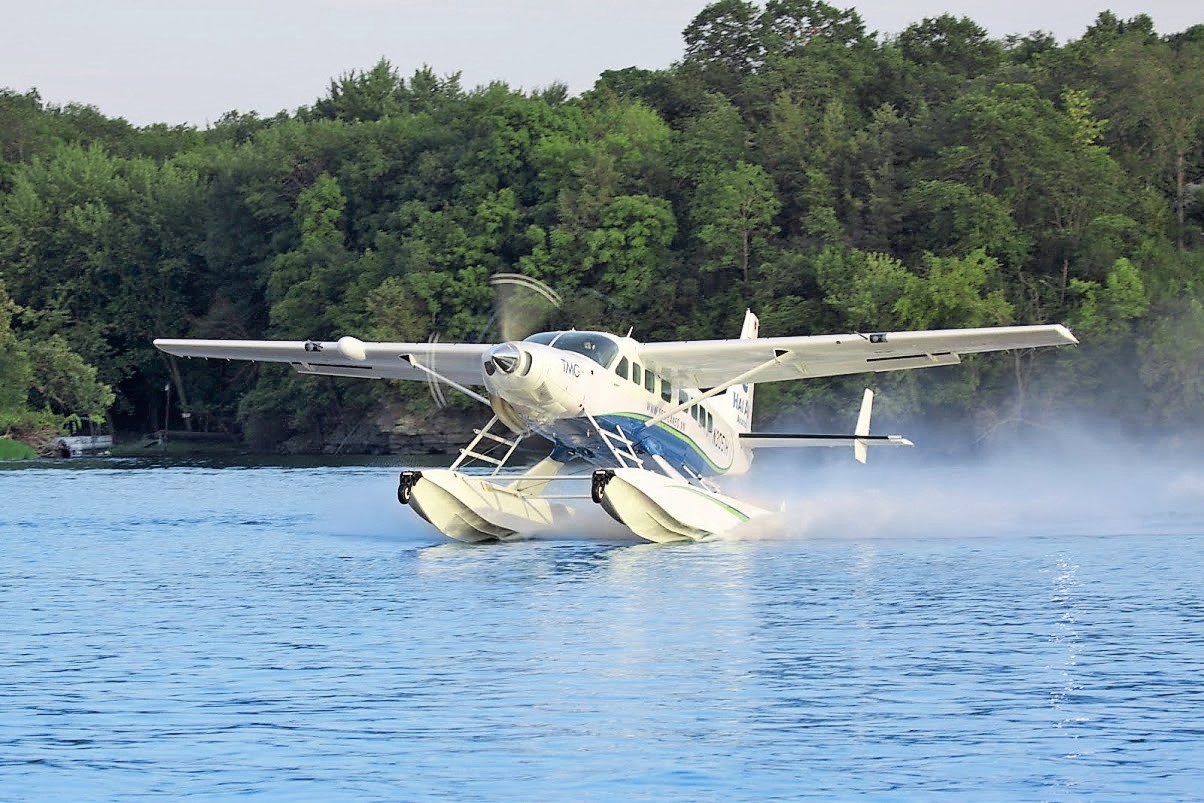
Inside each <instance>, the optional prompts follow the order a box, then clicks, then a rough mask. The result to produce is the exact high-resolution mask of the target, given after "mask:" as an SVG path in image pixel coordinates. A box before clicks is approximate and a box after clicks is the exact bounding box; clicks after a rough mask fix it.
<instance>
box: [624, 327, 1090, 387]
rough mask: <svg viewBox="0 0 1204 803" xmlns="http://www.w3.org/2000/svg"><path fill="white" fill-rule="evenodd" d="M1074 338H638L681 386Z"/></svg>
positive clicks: (950, 356)
mask: <svg viewBox="0 0 1204 803" xmlns="http://www.w3.org/2000/svg"><path fill="white" fill-rule="evenodd" d="M1074 343H1078V340H1076V339H1075V337H1074V335H1072V334H1071V333H1070V330H1069V329H1067V328H1066V327H1065V326H1062V325H1060V324H1053V325H1047V326H996V327H987V328H982V329H935V330H929V331H922V332H875V333H872V334H870V333H866V334H860V333H857V334H847V335H810V336H802V337H766V338H751V339H734V340H692V341H682V342H670V343H644V344H642V345H641V346H640V348H639V360H640V361H641V362H642V363H643V364H644V365H645V366H646V367H648V368H650V369H651V370H653V371H654V372H656V373H658V374H660V375H662V376H665V377H667V378H668V379H670V380H671V381H672V382H674V383H675V384H677V385H678V386H681V387H693V388H707V387H715V386H717V385H721V384H723V383H725V382H730V381H731V380H732V379H734V378H736V377H738V376H740V375H741V374H743V373H745V372H748V371H752V370H753V369H755V368H757V367H758V366H764V367H763V368H762V370H760V371H757V372H756V374H755V375H753V376H751V377H750V378H749V380H748V381H749V382H754V383H755V382H780V381H783V380H787V379H808V378H815V377H821V376H839V375H842V374H861V373H868V372H870V371H899V370H904V369H908V368H928V367H931V366H936V365H954V364H956V363H959V362H961V355H962V354H975V353H978V352H983V351H1003V350H1006V349H1027V348H1037V347H1039V346H1065V345H1071V344H1074Z"/></svg>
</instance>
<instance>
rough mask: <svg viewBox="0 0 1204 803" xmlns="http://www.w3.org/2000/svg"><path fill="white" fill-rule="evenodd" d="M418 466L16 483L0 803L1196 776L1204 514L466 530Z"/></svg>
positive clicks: (1127, 788) (914, 786) (0, 638)
mask: <svg viewBox="0 0 1204 803" xmlns="http://www.w3.org/2000/svg"><path fill="white" fill-rule="evenodd" d="M395 481H396V476H395V469H394V468H393V467H391V466H390V465H387V464H386V465H379V466H373V465H367V466H365V465H357V466H341V467H329V466H328V467H304V468H303V467H297V466H289V465H283V466H272V467H262V468H250V467H247V468H221V469H218V468H213V467H210V466H204V465H186V466H180V465H171V466H158V467H153V468H151V467H147V466H145V465H136V464H133V465H127V466H126V467H123V468H113V467H112V466H111V465H110V466H108V467H105V466H103V465H99V466H96V467H93V468H91V469H90V470H86V471H76V470H63V469H60V468H52V469H41V468H35V469H28V468H27V469H24V470H17V471H3V472H0V498H3V500H4V504H3V505H2V506H0V539H2V543H3V549H2V550H0V710H2V711H3V716H0V799H10V798H93V799H95V798H111V797H125V796H132V795H151V794H157V795H163V796H171V797H183V796H189V795H205V796H225V795H235V794H241V793H247V792H257V793H261V794H270V795H274V796H285V795H287V796H290V797H294V798H307V799H308V798H317V797H333V796H338V797H356V798H389V799H398V798H402V799H414V798H424V797H439V796H442V797H447V796H451V797H454V798H456V799H466V800H474V799H480V800H501V799H510V800H527V799H610V798H616V797H627V798H652V799H658V800H720V799H722V800H728V799H732V798H737V799H753V798H758V799H759V798H773V797H778V798H797V797H800V796H803V795H806V794H812V795H817V796H821V797H824V798H832V797H836V798H841V797H853V796H863V795H869V796H873V797H883V798H899V797H903V798H916V797H919V798H931V797H938V796H942V795H944V796H947V797H951V798H955V799H964V798H969V797H973V798H975V799H978V798H982V797H989V798H990V797H993V798H1005V799H1015V798H1021V799H1079V798H1083V797H1102V798H1107V799H1118V798H1130V799H1131V798H1138V799H1143V798H1144V799H1151V800H1163V799H1184V798H1191V797H1193V796H1195V795H1196V794H1197V790H1198V789H1200V788H1204V768H1202V767H1201V764H1200V761H1199V745H1200V743H1201V737H1202V736H1204V733H1202V732H1201V731H1202V728H1201V726H1200V724H1199V715H1198V712H1199V711H1200V710H1201V704H1202V703H1204V699H1202V698H1204V687H1202V686H1201V685H1200V684H1199V682H1198V679H1199V666H1200V665H1201V661H1202V660H1204V635H1202V634H1204V630H1202V629H1201V625H1202V624H1204V606H1201V603H1200V601H1199V593H1198V583H1197V578H1198V576H1199V575H1200V571H1201V568H1202V567H1201V561H1202V558H1201V555H1202V554H1204V551H1202V550H1201V546H1204V527H1196V528H1195V529H1194V531H1193V530H1191V529H1190V528H1185V527H1182V526H1178V527H1177V529H1176V530H1175V534H1173V535H1168V534H1164V533H1162V532H1160V531H1159V530H1158V528H1157V527H1153V528H1151V529H1149V530H1147V531H1143V532H1139V533H1137V534H1134V531H1130V532H1129V533H1128V534H1124V535H1091V534H1084V535H1075V536H1064V535H1057V534H1043V535H1040V536H1033V535H1031V534H1029V535H1026V534H1025V533H1022V532H1017V533H1015V534H1006V535H995V536H993V537H989V538H988V537H983V536H982V535H981V534H980V533H979V532H967V537H964V538H959V537H956V536H955V535H953V534H951V533H949V532H945V533H942V537H939V538H930V537H925V536H923V535H922V534H907V535H906V536H904V535H894V536H891V535H889V534H888V535H867V534H864V533H848V534H845V535H843V536H839V537H838V536H836V535H827V536H824V537H819V536H817V535H815V534H814V533H810V534H808V537H791V533H790V532H785V533H779V534H777V536H776V537H773V538H768V539H766V538H738V539H732V540H727V541H716V542H710V543H703V544H697V545H687V546H655V545H648V544H638V543H635V542H634V541H631V540H626V541H614V540H612V541H605V542H600V543H599V542H593V541H587V540H575V539H573V538H572V537H571V536H572V534H566V535H567V536H569V537H568V538H566V539H565V540H541V541H531V542H522V543H512V544H501V545H495V546H487V547H474V546H468V545H463V544H456V543H450V542H446V541H444V540H443V539H442V538H441V537H440V536H438V535H436V534H434V533H433V532H432V531H430V530H429V529H427V528H426V525H425V524H423V523H421V522H419V521H417V520H416V519H415V518H414V517H413V516H412V515H410V514H409V511H408V510H405V509H403V508H401V507H400V506H399V505H397V504H396V501H395V499H394V496H393V491H394V486H395ZM1181 524H1182V522H1181V521H1180V525H1181ZM949 526H952V525H949ZM962 526H964V527H972V526H973V524H972V523H963V524H962ZM970 536H976V537H970Z"/></svg>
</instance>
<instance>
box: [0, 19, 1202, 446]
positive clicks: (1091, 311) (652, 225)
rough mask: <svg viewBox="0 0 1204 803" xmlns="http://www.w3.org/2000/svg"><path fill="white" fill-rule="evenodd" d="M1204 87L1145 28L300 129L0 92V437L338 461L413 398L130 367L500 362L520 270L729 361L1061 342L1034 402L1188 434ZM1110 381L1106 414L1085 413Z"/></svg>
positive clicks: (851, 59)
mask: <svg viewBox="0 0 1204 803" xmlns="http://www.w3.org/2000/svg"><path fill="white" fill-rule="evenodd" d="M1197 27H1198V26H1197ZM1201 81H1204V36H1201V35H1200V34H1199V31H1197V30H1196V29H1192V30H1190V31H1187V32H1183V33H1180V34H1173V35H1170V36H1164V37H1160V36H1158V34H1157V33H1156V32H1155V31H1154V29H1153V24H1152V21H1151V20H1150V19H1149V18H1148V17H1146V16H1144V15H1140V16H1137V17H1134V18H1133V19H1129V20H1124V19H1120V18H1117V17H1116V16H1115V15H1113V14H1110V13H1104V14H1101V15H1100V17H1099V18H1098V19H1097V20H1096V22H1095V23H1094V24H1093V25H1092V26H1091V27H1090V28H1089V29H1088V30H1087V31H1086V32H1085V33H1084V35H1083V36H1082V37H1081V38H1080V39H1078V40H1075V41H1071V42H1068V43H1066V44H1064V45H1060V44H1058V42H1056V41H1055V40H1054V39H1053V38H1052V37H1050V36H1048V35H1045V34H1040V33H1034V34H1030V35H1028V36H1025V37H1009V38H1008V39H1006V40H1004V41H997V40H993V39H991V38H990V37H989V36H988V34H987V33H986V31H985V30H984V29H983V28H982V27H981V26H979V25H978V24H977V23H975V22H974V21H973V20H970V19H966V18H958V17H955V16H951V15H947V14H946V15H942V16H938V17H934V18H927V19H923V20H922V21H920V22H917V23H915V24H913V25H911V26H909V27H908V28H906V29H905V30H904V31H903V32H901V33H900V34H899V35H898V36H897V37H895V38H893V39H888V40H885V41H879V40H878V39H877V38H876V36H875V35H874V34H872V33H869V32H867V31H866V30H865V26H864V24H863V23H862V20H861V19H860V17H859V16H858V15H857V14H856V12H854V11H852V10H851V9H841V8H838V7H836V6H833V5H829V4H828V3H825V2H818V1H817V0H770V1H769V2H763V3H757V2H744V0H719V2H715V3H711V4H710V5H707V6H705V7H704V8H703V9H702V10H701V11H700V13H699V14H698V15H697V17H696V18H695V19H694V20H693V21H692V22H691V23H690V24H689V25H688V26H687V27H686V30H685V32H684V50H683V55H682V60H681V62H680V64H678V65H676V66H674V67H672V68H669V69H664V70H646V69H641V68H638V67H629V68H625V69H619V70H611V71H607V72H605V73H604V74H603V76H602V77H601V79H600V80H599V81H598V82H597V84H596V85H595V87H594V88H593V89H592V90H590V91H588V92H586V93H584V94H583V95H581V96H580V97H575V98H574V97H570V96H569V94H568V92H567V90H566V89H565V88H564V87H563V86H557V85H551V86H549V87H548V88H546V89H544V90H538V91H535V92H522V91H516V90H513V89H511V88H509V87H507V86H506V85H504V84H502V83H493V84H490V85H487V86H484V87H479V88H477V89H473V90H465V89H464V88H462V87H461V85H460V81H459V76H458V75H454V74H453V75H450V76H446V77H440V76H437V75H435V74H434V73H433V72H432V71H431V70H430V69H429V68H423V69H420V70H418V71H416V72H415V73H414V74H413V75H412V76H409V77H403V76H402V75H401V74H399V72H398V71H397V70H396V69H395V68H394V67H393V66H392V65H391V64H390V63H389V62H388V61H386V60H383V59H382V60H381V61H379V62H378V63H377V64H376V65H374V66H373V67H371V68H369V69H367V70H363V71H354V70H353V71H351V72H347V73H344V74H342V75H341V76H339V77H337V78H335V79H334V80H332V81H331V82H330V84H329V86H328V87H326V91H325V92H324V94H323V95H322V96H321V97H319V98H317V99H316V100H315V101H314V103H313V104H312V105H310V106H309V107H305V108H301V109H298V110H297V111H296V112H294V113H281V114H279V115H276V116H274V117H271V118H260V117H258V116H257V115H255V114H244V113H240V112H237V111H231V112H229V113H227V114H226V115H224V116H223V117H222V118H220V119H219V120H218V122H217V123H216V124H214V125H213V126H212V127H210V128H208V129H206V130H204V131H198V130H196V129H192V128H189V127H186V126H184V127H178V126H177V127H170V126H165V125H158V126H147V127H145V128H135V127H133V126H131V125H129V124H128V123H127V122H125V121H124V120H120V119H112V118H107V117H105V116H104V115H103V114H101V113H100V111H98V110H97V109H95V108H93V107H91V106H87V105H81V104H67V105H64V106H56V105H52V104H47V103H44V102H43V101H42V99H41V96H40V95H39V94H38V93H37V91H36V90H28V91H25V92H17V91H13V90H0V281H2V282H3V283H4V288H5V291H4V292H0V414H3V415H6V416H9V419H8V420H10V421H11V420H16V417H21V416H24V418H23V419H22V420H23V421H25V424H24V426H26V427H27V428H28V429H29V430H30V431H33V430H37V429H38V428H39V427H43V425H45V424H46V422H47V421H49V420H51V419H53V420H54V422H55V423H56V425H61V424H62V422H63V421H65V420H66V417H67V416H69V415H78V416H87V415H95V414H102V413H103V411H105V410H106V409H107V410H108V414H109V415H110V416H113V417H114V418H115V419H116V420H117V421H118V423H119V424H121V425H123V426H126V427H130V428H136V429H144V430H147V429H157V428H160V427H161V426H162V425H163V423H164V422H163V420H162V415H163V412H164V410H163V402H164V393H163V387H164V384H165V383H166V384H170V385H171V387H172V396H173V409H172V410H171V411H169V413H170V416H171V421H172V422H173V425H174V422H179V421H181V420H185V421H188V422H189V423H190V425H194V426H198V427H201V428H206V429H219V430H229V429H239V428H241V429H242V430H243V431H244V432H245V433H247V434H248V436H251V437H253V438H258V439H260V440H261V441H262V443H264V444H270V443H279V442H280V440H282V439H285V438H291V439H293V441H294V442H295V443H301V442H312V443H320V442H322V441H329V440H330V439H332V438H341V437H343V434H345V433H346V432H347V431H349V430H350V429H351V428H352V427H353V426H354V424H355V423H357V422H359V421H360V420H362V419H363V418H364V417H365V416H370V415H371V413H372V412H374V411H377V410H380V409H386V408H389V409H394V408H397V407H404V408H407V409H414V410H428V409H429V407H430V405H429V402H427V401H426V399H425V389H424V388H423V387H422V386H421V385H418V384H411V385H406V386H405V387H397V386H396V385H394V384H390V383H383V382H381V383H358V384H357V383H355V382H350V381H348V382H344V381H341V380H340V381H328V380H314V379H312V378H306V377H299V376H296V375H295V374H293V373H291V372H289V371H288V370H285V369H276V368H269V367H265V368H260V367H257V366H255V365H245V364H233V363H232V364H225V363H206V362H202V361H177V360H173V359H169V358H166V357H165V356H164V355H163V354H162V353H160V352H158V351H156V350H155V349H153V347H152V346H151V340H152V339H153V338H155V337H189V336H192V337H212V338H230V337H233V338H260V337H287V338H308V337H315V338H335V337H338V336H340V335H342V334H355V335H357V336H359V337H363V338H367V339H379V340H402V341H417V342H421V341H424V340H426V339H427V338H432V337H437V338H439V339H441V340H445V341H446V340H451V339H464V340H476V339H479V338H482V337H493V336H496V334H495V333H494V332H493V331H492V330H491V328H490V327H491V323H490V322H491V320H493V317H494V316H493V312H494V309H493V307H494V293H493V290H492V289H491V288H490V286H489V282H488V279H489V277H490V276H491V275H492V274H495V273H499V272H511V271H517V272H521V273H524V274H527V275H529V276H532V277H535V278H539V279H541V280H543V281H545V282H548V283H549V284H550V285H552V286H553V287H555V288H556V289H557V290H559V291H560V292H561V293H562V294H563V295H564V296H565V298H566V299H568V302H566V305H565V308H564V309H562V310H561V317H562V318H563V319H564V321H563V323H564V325H579V326H600V327H605V328H612V329H614V328H625V326H634V327H635V329H636V333H637V336H639V337H643V338H647V339H653V338H661V337H664V338H686V337H689V338H703V337H716V336H726V335H734V334H735V332H734V331H732V329H733V328H734V327H735V325H736V323H737V322H738V321H739V318H740V315H741V314H742V312H743V310H744V309H745V308H746V307H747V306H752V307H754V308H755V309H756V311H757V312H758V314H759V315H760V316H761V319H762V324H763V332H765V334H783V335H785V334H795V333H820V332H828V331H882V330H889V329H905V328H913V327H915V328H918V327H945V326H950V327H965V326H985V325H993V324H999V323H1011V322H1015V323H1045V322H1052V321H1062V322H1066V323H1068V324H1070V325H1072V326H1073V327H1074V328H1075V329H1076V331H1078V333H1079V334H1080V336H1081V337H1082V339H1083V342H1084V346H1083V347H1082V348H1080V349H1078V350H1074V351H1069V352H1067V353H1062V354H1060V355H1058V356H1057V357H1056V360H1057V361H1058V362H1057V367H1058V370H1057V371H1054V372H1051V373H1052V374H1053V375H1054V376H1055V377H1056V378H1057V380H1059V381H1062V380H1065V381H1066V382H1067V383H1070V384H1072V385H1074V386H1075V387H1076V388H1078V389H1079V390H1080V391H1083V390H1085V391H1086V392H1088V393H1090V394H1091V395H1092V401H1091V403H1092V404H1094V405H1096V407H1097V408H1098V411H1100V412H1102V413H1104V414H1107V415H1113V416H1116V417H1118V418H1120V419H1122V420H1128V421H1134V420H1141V419H1142V418H1143V416H1144V414H1143V412H1142V410H1143V409H1147V408H1148V409H1149V410H1153V411H1154V412H1155V415H1156V417H1158V418H1159V419H1160V420H1163V421H1167V422H1170V421H1174V420H1184V419H1192V415H1193V413H1192V411H1193V410H1198V409H1199V408H1200V407H1202V406H1204V405H1201V403H1200V394H1199V381H1200V380H1199V374H1200V371H1199V362H1198V354H1199V353H1200V348H1201V346H1200V344H1199V343H1197V342H1196V340H1198V339H1199V338H1196V329H1197V328H1198V326H1197V324H1198V323H1199V317H1200V313H1199V309H1200V304H1201V303H1202V302H1204V247H1202V246H1204V201H1202V200H1201V198H1204V195H1202V194H1201V190H1200V186H1199V182H1200V177H1201V175H1204V105H1202V104H1204V100H1202V99H1204V84H1202V83H1201ZM9 295H11V300H10V299H9ZM558 325H559V324H558ZM1193 338H1196V339H1195V340H1193ZM1041 359H1044V358H1041ZM1051 359H1055V358H1051ZM1131 366H1140V369H1137V368H1133V367H1131ZM1041 367H1042V366H1040V365H1038V366H1037V367H1036V368H1034V366H1033V363H1032V361H1031V360H1030V359H1029V358H1028V357H1026V356H1023V355H1012V356H1011V357H1008V358H990V357H984V358H983V359H981V360H968V361H967V365H966V366H963V368H962V369H959V371H958V372H946V373H944V374H942V373H940V372H916V373H917V374H923V376H918V375H912V376H903V375H900V376H896V377H890V378H882V379H881V380H880V387H882V388H885V389H886V390H887V391H888V393H887V394H885V396H884V399H883V409H885V410H894V411H895V412H897V413H901V412H908V413H913V412H914V413H917V414H920V413H925V412H929V413H933V412H935V413H939V414H941V415H944V416H948V417H961V418H962V419H963V420H964V421H965V422H967V426H971V423H969V422H974V423H973V425H974V426H986V424H984V423H983V422H984V421H990V422H991V423H990V426H995V425H997V424H999V423H1000V421H1001V420H1003V419H1005V418H1007V417H1008V416H1012V417H1014V418H1016V419H1019V418H1025V419H1034V418H1037V417H1040V416H1041V415H1052V414H1053V412H1056V410H1057V404H1058V402H1057V399H1059V398H1062V397H1065V396H1066V395H1067V394H1065V393H1061V392H1060V389H1059V388H1057V387H1056V386H1054V385H1052V384H1048V383H1050V382H1052V381H1053V380H1037V379H1035V377H1040V376H1042V375H1043V372H1042V370H1040V369H1041ZM1121 371H1127V372H1128V375H1127V376H1126V379H1127V384H1129V385H1132V386H1133V388H1134V394H1133V399H1132V401H1131V402H1129V403H1128V406H1124V405H1118V404H1110V403H1108V402H1106V401H1105V396H1106V395H1107V394H1104V393H1103V387H1102V384H1101V383H1102V379H1101V378H1102V377H1105V376H1109V375H1110V374H1112V373H1117V372H1121ZM933 374H935V376H936V377H944V378H927V377H929V376H931V375H933ZM857 382H858V381H857V380H851V379H850V380H836V381H832V382H813V383H800V384H797V385H790V386H781V387H769V388H766V392H765V393H764V394H761V395H759V396H758V399H759V400H760V401H759V408H760V410H761V411H762V412H763V413H765V414H768V413H772V412H773V411H774V409H775V405H776V407H777V409H782V408H784V407H785V406H787V405H792V404H805V405H809V408H808V409H809V413H808V414H809V415H812V416H813V418H814V419H815V420H817V421H822V420H835V418H836V417H838V414H839V413H841V412H842V411H843V405H845V404H846V402H847V401H848V399H849V398H855V397H856V393H855V392H854V389H853V384H856V383H857ZM1042 382H1046V383H1047V384H1044V385H1043V384H1042ZM110 389H111V394H112V395H111V396H110V395H109V394H110ZM1096 391H1099V392H1096ZM1080 395H1081V394H1080ZM1042 405H1044V406H1042ZM999 411H1015V412H1014V413H1013V412H1009V413H1007V414H1006V415H1004V414H1003V413H1001V412H999ZM181 412H190V413H192V417H191V418H190V419H181V418H179V417H178V416H179V414H180V413H181ZM47 416H49V418H47ZM992 416H993V417H992ZM35 419H37V420H36V421H35ZM1193 420H1194V419H1193ZM339 433H343V434H339Z"/></svg>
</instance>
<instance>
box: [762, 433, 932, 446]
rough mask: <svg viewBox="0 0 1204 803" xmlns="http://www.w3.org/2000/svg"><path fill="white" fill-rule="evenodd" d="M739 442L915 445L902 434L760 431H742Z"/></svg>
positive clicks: (772, 444)
mask: <svg viewBox="0 0 1204 803" xmlns="http://www.w3.org/2000/svg"><path fill="white" fill-rule="evenodd" d="M740 443H741V445H743V446H746V447H748V448H750V449H768V448H775V447H776V448H798V447H802V446H849V445H850V444H856V443H864V444H865V445H866V446H915V444H914V443H912V442H911V441H909V440H908V439H907V438H904V437H903V436H902V435H778V434H774V433H761V432H746V433H742V434H741V435H740Z"/></svg>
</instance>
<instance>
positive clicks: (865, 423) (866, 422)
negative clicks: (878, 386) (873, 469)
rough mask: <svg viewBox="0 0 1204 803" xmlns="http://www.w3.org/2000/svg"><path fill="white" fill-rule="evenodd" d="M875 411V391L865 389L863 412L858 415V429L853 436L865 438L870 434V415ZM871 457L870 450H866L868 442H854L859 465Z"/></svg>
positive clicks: (854, 454)
mask: <svg viewBox="0 0 1204 803" xmlns="http://www.w3.org/2000/svg"><path fill="white" fill-rule="evenodd" d="M873 409H874V391H872V390H870V389H869V388H866V389H865V395H863V396H862V397H861V411H860V412H859V413H858V414H857V428H856V429H854V430H853V434H854V435H856V436H857V437H858V438H864V437H866V436H867V435H869V434H870V413H871V412H872V411H873ZM868 456H869V449H867V448H866V442H865V441H863V440H855V441H853V457H854V458H856V460H857V462H858V463H864V462H865V459H866V458H867V457H868Z"/></svg>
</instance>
